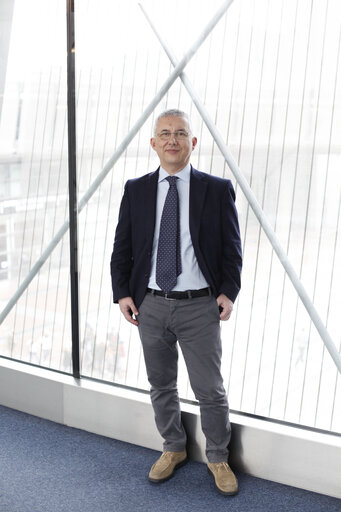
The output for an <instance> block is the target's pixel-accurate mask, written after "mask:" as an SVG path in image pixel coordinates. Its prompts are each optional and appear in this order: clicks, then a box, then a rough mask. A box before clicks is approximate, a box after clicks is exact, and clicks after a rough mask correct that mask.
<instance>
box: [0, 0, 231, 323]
mask: <svg viewBox="0 0 341 512" xmlns="http://www.w3.org/2000/svg"><path fill="white" fill-rule="evenodd" d="M232 2H233V0H225V1H224V2H223V3H222V4H221V6H220V7H219V9H218V10H217V11H216V13H215V14H214V16H213V17H212V18H211V20H210V21H209V22H208V23H207V25H206V27H205V28H204V29H203V31H202V32H201V34H200V35H199V37H198V38H197V40H196V41H195V42H194V43H193V45H192V46H191V48H190V49H189V50H188V51H187V52H186V53H185V55H184V56H183V58H182V59H181V61H180V62H179V63H178V64H177V65H176V66H175V69H174V70H173V72H172V73H171V74H170V75H169V77H168V78H167V80H166V81H165V82H164V84H163V85H162V87H161V88H160V90H159V91H158V92H157V94H156V95H155V97H154V99H153V100H152V101H151V102H150V103H149V105H148V106H147V108H146V109H145V111H144V112H143V113H142V115H141V116H140V118H139V119H138V120H137V121H136V123H135V124H134V126H133V127H132V128H131V130H130V131H129V133H128V134H127V135H126V136H125V138H124V139H123V140H122V142H121V144H120V145H119V146H118V148H117V149H116V151H115V153H114V154H113V155H112V157H111V158H110V159H109V160H108V162H107V163H106V164H105V166H104V168H103V169H102V171H101V172H100V173H99V174H98V176H97V177H96V179H95V180H94V181H93V182H92V184H91V185H90V187H89V188H88V190H87V191H86V192H85V194H84V195H83V197H82V198H81V199H80V200H79V202H78V208H77V210H78V213H80V212H81V211H82V209H83V208H84V206H86V204H87V203H88V201H89V199H90V198H91V197H92V196H93V194H94V193H95V192H96V190H97V189H98V187H99V186H100V184H101V183H102V181H103V180H104V178H105V177H106V175H107V174H108V173H109V172H110V170H111V169H112V168H113V166H114V165H115V163H116V162H117V160H118V159H119V158H120V156H121V155H122V154H123V152H124V151H125V150H126V148H127V147H128V145H129V144H130V142H131V141H132V140H133V138H134V137H135V135H136V134H137V133H138V131H139V130H140V129H141V127H142V126H143V124H144V123H145V122H146V120H147V119H148V117H149V116H150V114H151V113H152V112H153V111H154V110H155V108H156V106H157V105H158V104H159V103H160V101H161V100H162V98H163V97H164V95H165V94H166V93H167V91H168V90H169V89H170V87H171V86H172V85H173V83H174V82H175V80H176V79H177V78H178V77H179V76H180V74H181V73H182V71H183V69H184V68H185V67H186V66H187V64H188V62H189V61H190V60H191V58H192V57H193V55H194V54H195V53H196V52H197V50H198V48H199V47H200V46H201V45H202V43H203V42H204V41H205V39H206V38H207V36H208V35H209V34H210V33H211V31H212V30H213V29H214V27H215V26H216V24H217V23H218V21H219V20H220V19H221V18H222V16H223V15H224V14H225V12H226V11H227V9H228V8H229V7H230V5H231V4H232ZM68 229H69V219H68V220H66V221H65V222H64V224H63V225H62V226H61V227H60V229H59V230H58V232H57V234H56V235H55V236H54V238H53V239H52V240H51V242H50V243H49V245H48V246H47V247H46V249H45V250H44V252H43V253H42V254H41V256H40V258H39V259H38V261H37V262H36V263H35V264H34V266H33V267H32V268H31V270H30V272H29V273H28V275H27V276H26V278H25V279H24V281H23V282H22V283H21V284H20V286H19V287H18V289H17V290H16V292H15V293H14V294H13V296H12V297H11V298H10V300H9V301H8V303H7V304H6V306H5V308H4V309H3V310H2V312H1V313H0V324H1V323H2V322H3V321H4V320H5V318H6V316H7V315H8V314H9V312H10V311H11V310H12V308H13V307H14V306H15V304H16V303H17V302H18V300H19V298H20V297H21V295H22V294H23V293H24V292H25V290H26V288H28V286H29V285H30V283H31V281H32V280H33V279H34V277H35V276H36V275H37V273H38V272H39V270H40V269H41V267H42V266H43V264H44V263H45V261H46V260H47V259H48V257H49V256H50V254H51V253H52V251H53V250H54V248H55V247H56V246H57V244H58V243H59V241H60V240H61V238H62V237H63V236H64V235H65V233H66V232H67V231H68Z"/></svg>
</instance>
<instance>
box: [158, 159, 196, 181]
mask: <svg viewBox="0 0 341 512" xmlns="http://www.w3.org/2000/svg"><path fill="white" fill-rule="evenodd" d="M168 176H170V174H169V173H168V172H167V171H165V170H164V168H163V167H161V165H160V170H159V183H160V181H163V180H165V179H166V178H168ZM173 176H176V177H177V178H179V179H180V180H183V181H189V180H190V177H191V164H189V163H188V164H187V165H186V167H184V168H183V169H181V171H179V172H177V173H176V174H174V175H173Z"/></svg>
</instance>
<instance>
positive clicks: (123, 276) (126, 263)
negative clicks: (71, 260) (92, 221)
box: [110, 181, 133, 303]
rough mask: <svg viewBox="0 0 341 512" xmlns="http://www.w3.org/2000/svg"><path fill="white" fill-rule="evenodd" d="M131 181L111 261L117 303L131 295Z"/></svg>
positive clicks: (124, 198) (121, 207)
mask: <svg viewBox="0 0 341 512" xmlns="http://www.w3.org/2000/svg"><path fill="white" fill-rule="evenodd" d="M128 189H129V181H127V183H126V185H125V189H124V194H123V197H122V201H121V206H120V210H119V216H118V223H117V227H116V233H115V239H114V247H113V252H112V255H111V261H110V271H111V282H112V290H113V299H114V302H115V303H117V302H118V301H119V299H122V298H123V297H129V296H130V295H131V293H130V289H129V280H130V275H131V269H132V266H133V258H132V245H131V214H130V202H129V191H128Z"/></svg>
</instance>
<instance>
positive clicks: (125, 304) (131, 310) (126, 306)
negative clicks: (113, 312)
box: [118, 297, 139, 325]
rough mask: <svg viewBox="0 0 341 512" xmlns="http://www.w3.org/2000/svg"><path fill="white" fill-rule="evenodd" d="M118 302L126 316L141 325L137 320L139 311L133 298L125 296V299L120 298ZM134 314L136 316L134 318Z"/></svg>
mask: <svg viewBox="0 0 341 512" xmlns="http://www.w3.org/2000/svg"><path fill="white" fill-rule="evenodd" d="M118 304H119V306H120V310H121V313H122V314H123V316H124V318H125V319H126V320H127V321H128V322H130V323H131V324H133V325H139V323H138V321H137V320H135V318H136V317H137V315H138V314H139V312H138V309H137V308H136V306H135V304H134V301H133V299H132V298H131V297H124V298H123V299H119V301H118ZM133 315H134V316H135V318H133Z"/></svg>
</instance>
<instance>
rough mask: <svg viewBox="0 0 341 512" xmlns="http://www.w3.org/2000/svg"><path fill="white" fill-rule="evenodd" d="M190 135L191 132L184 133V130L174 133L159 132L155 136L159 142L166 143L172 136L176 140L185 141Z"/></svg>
mask: <svg viewBox="0 0 341 512" xmlns="http://www.w3.org/2000/svg"><path fill="white" fill-rule="evenodd" d="M179 133H185V134H186V135H185V136H180V135H179ZM190 135H191V132H186V130H176V131H175V132H169V131H166V132H160V133H157V134H156V136H157V137H159V138H160V139H161V140H164V141H167V140H170V139H171V138H172V136H173V137H174V138H175V139H176V140H186V139H187V138H188V137H189V136H190Z"/></svg>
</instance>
